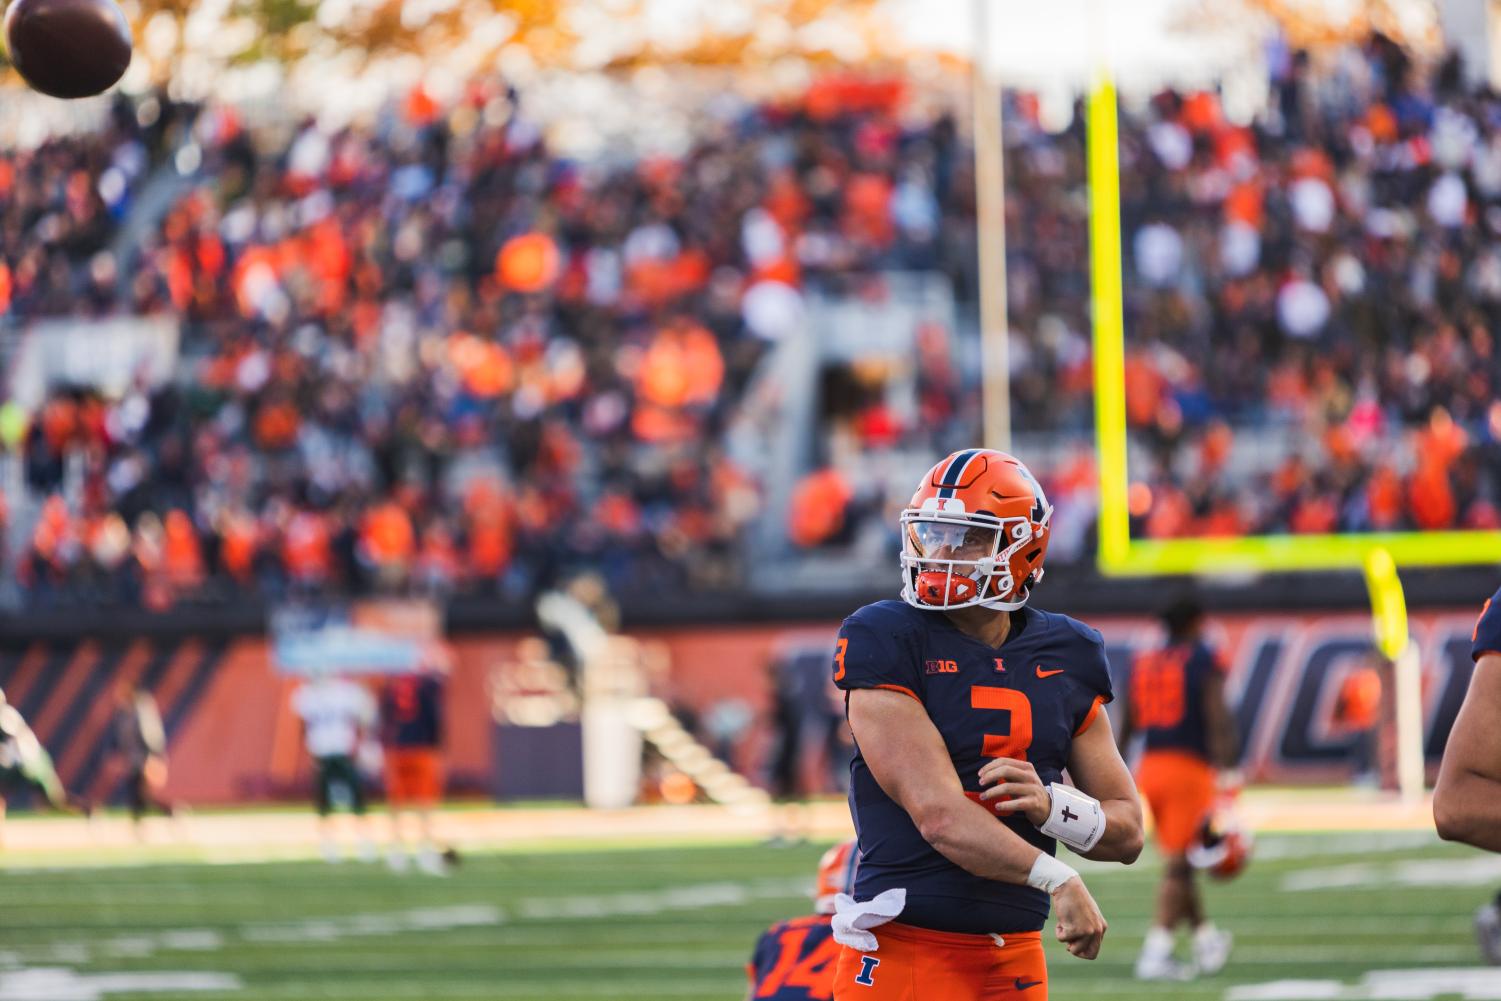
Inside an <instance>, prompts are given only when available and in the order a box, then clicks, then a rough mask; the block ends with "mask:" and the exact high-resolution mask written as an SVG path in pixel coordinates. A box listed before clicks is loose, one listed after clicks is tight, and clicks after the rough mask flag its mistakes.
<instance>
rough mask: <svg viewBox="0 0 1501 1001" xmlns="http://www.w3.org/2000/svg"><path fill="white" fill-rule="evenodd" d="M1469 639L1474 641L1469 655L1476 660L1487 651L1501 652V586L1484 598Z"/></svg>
mask: <svg viewBox="0 0 1501 1001" xmlns="http://www.w3.org/2000/svg"><path fill="white" fill-rule="evenodd" d="M1470 639H1471V641H1472V642H1473V643H1474V646H1472V647H1471V648H1470V656H1471V657H1473V658H1475V659H1476V660H1479V659H1480V658H1481V657H1484V656H1485V655H1486V654H1488V653H1501V588H1498V589H1497V590H1496V593H1495V594H1493V595H1491V596H1490V597H1489V598H1487V599H1486V601H1485V607H1484V608H1482V609H1481V610H1480V619H1479V621H1477V622H1476V623H1475V633H1474V635H1472V636H1471V637H1470Z"/></svg>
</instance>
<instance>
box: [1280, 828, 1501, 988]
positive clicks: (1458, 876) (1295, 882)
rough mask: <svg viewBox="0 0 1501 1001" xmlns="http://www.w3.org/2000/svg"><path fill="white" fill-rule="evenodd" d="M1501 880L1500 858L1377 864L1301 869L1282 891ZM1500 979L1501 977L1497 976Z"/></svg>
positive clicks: (1289, 877)
mask: <svg viewBox="0 0 1501 1001" xmlns="http://www.w3.org/2000/svg"><path fill="white" fill-rule="evenodd" d="M1498 879H1501V857H1496V856H1477V857H1474V858H1454V859H1411V860H1408V861H1405V862H1388V863H1384V864H1379V865H1378V864H1376V863H1370V862H1357V863H1354V864H1352V865H1341V866H1334V867H1331V868H1325V869H1300V870H1298V871H1296V872H1290V873H1288V874H1287V875H1286V876H1283V877H1282V884H1281V885H1282V889H1283V890H1285V891H1289V892H1294V893H1297V892H1307V891H1311V890H1336V889H1338V890H1386V889H1393V888H1397V887H1444V886H1464V887H1471V886H1484V885H1486V884H1487V883H1493V882H1495V881H1496V880H1498ZM1498 979H1501V976H1498Z"/></svg>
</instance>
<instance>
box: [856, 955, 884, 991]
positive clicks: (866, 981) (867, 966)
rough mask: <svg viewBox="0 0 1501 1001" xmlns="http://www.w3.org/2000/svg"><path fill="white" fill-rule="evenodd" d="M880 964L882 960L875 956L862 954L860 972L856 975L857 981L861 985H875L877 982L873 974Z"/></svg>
mask: <svg viewBox="0 0 1501 1001" xmlns="http://www.w3.org/2000/svg"><path fill="white" fill-rule="evenodd" d="M880 965H881V961H880V960H879V959H877V958H876V957H874V956H861V957H860V972H859V974H858V975H856V977H855V983H857V984H859V985H860V986H861V987H874V986H875V985H876V982H875V980H874V979H872V978H871V974H872V973H874V972H876V967H878V966H880Z"/></svg>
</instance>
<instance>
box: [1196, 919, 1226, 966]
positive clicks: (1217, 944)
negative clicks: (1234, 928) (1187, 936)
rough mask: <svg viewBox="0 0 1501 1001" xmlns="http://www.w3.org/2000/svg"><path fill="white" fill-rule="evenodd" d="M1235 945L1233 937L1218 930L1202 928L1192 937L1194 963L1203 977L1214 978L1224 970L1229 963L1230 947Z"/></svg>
mask: <svg viewBox="0 0 1501 1001" xmlns="http://www.w3.org/2000/svg"><path fill="white" fill-rule="evenodd" d="M1234 943H1235V936H1234V935H1232V934H1230V933H1229V932H1227V931H1221V930H1220V929H1218V928H1214V927H1208V928H1203V929H1201V930H1200V931H1199V932H1197V933H1196V934H1195V935H1194V940H1193V945H1194V962H1195V963H1196V964H1197V965H1198V967H1199V972H1200V973H1202V974H1204V975H1205V976H1210V977H1212V976H1214V975H1215V974H1216V973H1218V972H1220V971H1221V970H1223V969H1224V968H1225V964H1226V963H1228V962H1229V961H1230V947H1231V946H1232V945H1233V944H1234Z"/></svg>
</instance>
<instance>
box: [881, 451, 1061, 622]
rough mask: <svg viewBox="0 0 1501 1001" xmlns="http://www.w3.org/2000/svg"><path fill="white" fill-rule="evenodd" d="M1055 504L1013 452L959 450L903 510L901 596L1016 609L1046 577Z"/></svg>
mask: <svg viewBox="0 0 1501 1001" xmlns="http://www.w3.org/2000/svg"><path fill="white" fill-rule="evenodd" d="M1052 517H1053V508H1052V505H1050V504H1049V503H1048V499H1047V497H1046V496H1045V495H1044V494H1043V492H1042V485H1041V484H1040V483H1038V482H1037V478H1036V477H1035V476H1033V475H1032V473H1031V471H1030V470H1029V469H1027V467H1026V466H1024V465H1023V464H1022V462H1021V460H1019V459H1017V458H1016V457H1014V456H1010V455H1007V454H1006V453H1005V452H997V451H995V450H994V449H987V448H972V449H966V450H965V451H963V452H955V453H954V454H953V455H951V456H949V457H948V458H946V459H944V460H943V461H942V462H940V463H939V464H938V465H936V466H934V467H933V468H932V469H930V470H928V472H927V474H926V475H924V476H923V478H922V482H921V483H919V484H918V487H917V493H915V494H913V495H912V500H911V502H910V503H909V504H908V506H907V508H906V510H904V511H903V512H902V518H901V525H902V600H903V601H905V602H907V604H909V605H912V606H914V607H916V608H922V609H930V610H931V609H939V610H949V609H954V608H968V607H970V606H971V605H983V606H984V607H986V608H996V609H1006V610H1013V609H1017V608H1020V607H1022V606H1023V605H1025V604H1026V603H1027V599H1028V598H1029V597H1031V593H1032V586H1033V585H1034V584H1036V583H1037V582H1038V581H1040V580H1042V562H1043V560H1044V559H1045V558H1046V557H1047V553H1048V537H1049V536H1048V522H1049V521H1050V520H1051V519H1052Z"/></svg>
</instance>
